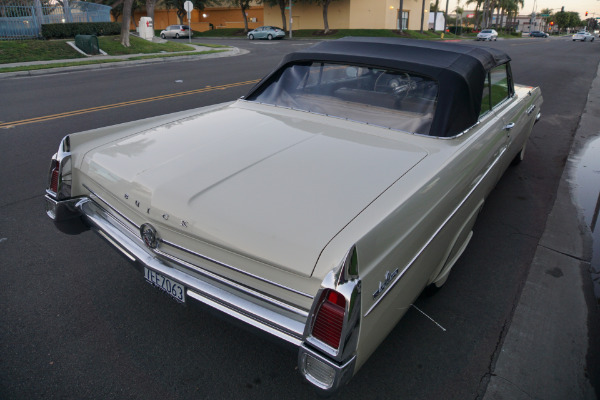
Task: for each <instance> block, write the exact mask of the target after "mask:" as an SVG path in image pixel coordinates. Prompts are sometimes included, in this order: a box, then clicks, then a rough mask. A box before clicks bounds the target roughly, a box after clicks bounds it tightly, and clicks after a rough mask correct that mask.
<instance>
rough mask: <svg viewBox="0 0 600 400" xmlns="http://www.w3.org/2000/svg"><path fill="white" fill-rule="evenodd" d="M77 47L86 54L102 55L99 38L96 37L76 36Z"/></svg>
mask: <svg viewBox="0 0 600 400" xmlns="http://www.w3.org/2000/svg"><path fill="white" fill-rule="evenodd" d="M75 46H77V48H78V49H79V50H81V51H83V52H84V53H85V54H90V55H96V54H100V46H98V38H97V37H96V36H94V35H75Z"/></svg>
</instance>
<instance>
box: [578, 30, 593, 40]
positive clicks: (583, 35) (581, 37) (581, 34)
mask: <svg viewBox="0 0 600 400" xmlns="http://www.w3.org/2000/svg"><path fill="white" fill-rule="evenodd" d="M576 40H580V41H582V42H587V41H590V42H593V41H594V35H592V34H591V33H589V32H588V31H580V32H577V33H576V34H574V35H573V41H574V42H575V41H576Z"/></svg>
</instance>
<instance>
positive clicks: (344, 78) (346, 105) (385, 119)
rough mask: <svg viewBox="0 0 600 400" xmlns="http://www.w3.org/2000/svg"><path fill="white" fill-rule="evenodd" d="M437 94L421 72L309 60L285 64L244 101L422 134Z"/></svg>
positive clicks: (427, 130)
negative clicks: (284, 66) (417, 73)
mask: <svg viewBox="0 0 600 400" xmlns="http://www.w3.org/2000/svg"><path fill="white" fill-rule="evenodd" d="M437 97H438V83H437V82H436V81H434V80H432V79H430V78H427V77H424V76H420V75H415V74H413V73H408V72H405V71H399V70H390V69H384V68H377V67H365V66H358V65H348V64H333V63H323V62H312V63H306V64H294V65H290V66H288V67H286V68H285V69H283V71H281V72H280V73H279V74H278V75H276V76H274V77H273V78H271V80H270V81H269V82H267V83H266V84H264V85H263V87H262V88H260V89H259V90H258V91H257V92H255V93H254V94H253V95H251V96H250V97H248V99H247V100H249V101H255V102H260V103H265V104H271V105H274V106H279V107H286V108H292V109H296V110H301V111H307V112H311V113H316V114H323V115H328V116H332V117H338V118H343V119H348V120H353V121H357V122H362V123H367V124H371V125H378V126H383V127H386V128H390V129H396V130H401V131H405V132H410V133H419V134H423V135H427V134H429V129H430V127H431V121H432V120H433V115H434V112H435V108H436V104H437Z"/></svg>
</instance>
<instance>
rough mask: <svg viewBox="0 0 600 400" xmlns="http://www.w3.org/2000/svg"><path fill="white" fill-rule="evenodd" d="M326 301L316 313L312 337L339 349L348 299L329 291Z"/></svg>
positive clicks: (326, 294) (325, 295)
mask: <svg viewBox="0 0 600 400" xmlns="http://www.w3.org/2000/svg"><path fill="white" fill-rule="evenodd" d="M324 297H325V300H324V301H323V303H321V306H320V307H319V309H318V310H317V312H316V316H315V322H314V325H313V330H312V336H313V337H314V338H315V339H318V340H320V341H322V342H323V343H325V344H327V345H328V346H331V347H333V348H334V349H338V348H339V347H340V339H341V337H342V328H343V327H344V316H345V315H346V298H345V297H344V296H343V295H341V294H340V293H338V292H336V291H335V290H331V289H330V290H327V291H326V292H325V294H324Z"/></svg>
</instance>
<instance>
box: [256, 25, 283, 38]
mask: <svg viewBox="0 0 600 400" xmlns="http://www.w3.org/2000/svg"><path fill="white" fill-rule="evenodd" d="M284 37H285V31H284V30H283V29H281V28H278V27H276V26H261V27H260V28H256V29H254V30H252V31H250V32H248V39H250V40H254V39H268V40H273V39H283V38H284Z"/></svg>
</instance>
